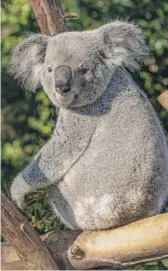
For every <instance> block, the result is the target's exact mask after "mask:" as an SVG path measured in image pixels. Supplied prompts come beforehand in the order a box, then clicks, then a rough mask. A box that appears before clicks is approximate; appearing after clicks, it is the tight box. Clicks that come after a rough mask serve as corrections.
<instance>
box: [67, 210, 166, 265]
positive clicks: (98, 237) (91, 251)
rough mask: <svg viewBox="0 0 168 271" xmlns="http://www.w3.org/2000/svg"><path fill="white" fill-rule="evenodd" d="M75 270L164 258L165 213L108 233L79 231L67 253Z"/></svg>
mask: <svg viewBox="0 0 168 271" xmlns="http://www.w3.org/2000/svg"><path fill="white" fill-rule="evenodd" d="M68 255H69V260H70V262H71V263H72V264H73V266H74V267H75V268H76V269H90V268H95V267H98V266H99V267H100V266H112V267H113V268H124V267H129V266H133V265H136V264H141V263H145V262H150V261H154V260H159V259H163V258H167V257H168V213H165V214H161V215H157V216H153V217H150V218H146V219H143V220H139V221H136V222H134V223H131V224H129V225H126V226H123V227H120V228H117V229H114V230H109V231H97V232H96V231H95V232H83V233H82V234H81V235H79V237H78V238H77V240H76V241H75V242H74V244H73V246H72V247H71V248H70V249H69V251H68Z"/></svg>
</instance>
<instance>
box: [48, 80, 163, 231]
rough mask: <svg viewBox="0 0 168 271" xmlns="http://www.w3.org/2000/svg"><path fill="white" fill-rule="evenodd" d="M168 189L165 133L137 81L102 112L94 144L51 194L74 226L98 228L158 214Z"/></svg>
mask: <svg viewBox="0 0 168 271" xmlns="http://www.w3.org/2000/svg"><path fill="white" fill-rule="evenodd" d="M113 84H114V83H113ZM112 87H113V86H109V90H108V91H109V93H110V88H112ZM120 87H121V86H120ZM116 91H118V90H117V89H116ZM167 192H168V151H167V145H166V142H165V138H164V134H163V131H162V128H161V126H160V123H159V120H158V119H157V117H156V115H155V112H154V110H153V108H152V107H151V105H150V104H149V102H148V100H147V99H146V97H145V96H144V95H143V94H142V93H141V92H140V91H139V90H138V89H137V88H136V87H134V88H132V89H131V88H127V90H126V91H124V92H122V91H121V93H120V94H119V95H118V97H116V98H115V99H114V101H113V102H112V104H111V108H110V110H109V111H108V112H107V113H106V114H104V115H103V116H101V117H100V118H98V121H97V129H96V130H95V133H94V135H93V137H92V140H91V142H90V145H89V147H88V148H87V150H86V151H85V153H84V155H83V156H82V157H81V158H80V159H79V160H78V161H77V162H76V164H75V165H74V166H73V167H72V168H71V169H70V171H69V172H68V173H67V174H66V176H65V177H64V179H63V180H62V181H61V182H60V183H59V184H57V186H55V187H52V189H51V191H50V199H51V204H52V206H53V208H54V210H55V211H56V212H57V214H58V215H59V216H60V217H61V219H62V221H63V222H64V223H65V224H66V225H67V226H68V227H69V228H80V229H88V230H93V229H105V228H111V227H116V226H119V225H123V224H127V223H129V222H131V221H134V220H137V219H139V218H143V217H147V216H150V215H155V214H157V213H158V212H160V209H161V206H162V203H163V200H164V198H165V197H166V194H167Z"/></svg>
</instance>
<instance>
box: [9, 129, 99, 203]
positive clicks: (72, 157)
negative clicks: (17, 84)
mask: <svg viewBox="0 0 168 271" xmlns="http://www.w3.org/2000/svg"><path fill="white" fill-rule="evenodd" d="M93 128H94V127H91V128H90V129H88V130H87V131H85V133H83V131H82V133H80V132H79V130H78V131H77V132H76V133H74V132H73V131H72V133H71V134H70V132H69V133H68V132H67V133H65V134H64V133H63V134H61V136H59V135H54V136H53V137H52V138H51V139H50V140H49V141H48V143H47V144H46V145H45V146H44V147H43V148H42V149H41V151H40V152H39V153H38V154H37V155H36V156H35V158H34V159H33V161H32V163H31V164H30V165H28V166H27V167H26V168H25V169H24V170H23V171H22V172H21V173H20V174H19V175H18V176H17V177H16V178H15V179H14V182H13V184H12V186H11V196H12V199H13V200H14V201H15V202H16V203H17V205H18V206H19V207H21V206H22V204H23V200H24V195H25V194H26V193H28V192H30V191H33V190H36V189H38V188H45V187H47V186H49V185H51V184H53V183H57V182H58V181H60V180H61V179H62V178H63V176H64V175H65V174H66V173H67V172H68V171H69V169H70V168H71V167H72V166H73V165H74V164H75V162H76V161H77V160H78V159H79V157H80V156H81V155H82V154H83V153H84V151H85V150H86V148H87V147H88V145H89V143H90V138H91V137H92V134H93V131H94V129H93Z"/></svg>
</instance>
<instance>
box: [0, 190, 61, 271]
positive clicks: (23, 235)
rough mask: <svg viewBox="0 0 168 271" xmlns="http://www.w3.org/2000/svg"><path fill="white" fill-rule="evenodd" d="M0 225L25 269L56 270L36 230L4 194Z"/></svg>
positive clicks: (3, 234)
mask: <svg viewBox="0 0 168 271" xmlns="http://www.w3.org/2000/svg"><path fill="white" fill-rule="evenodd" d="M1 227H2V236H3V237H4V238H5V240H6V241H7V242H8V243H9V244H11V245H12V246H13V248H14V249H15V251H16V253H17V255H18V257H19V258H20V259H21V260H22V261H23V262H24V263H25V264H26V266H27V269H32V270H53V269H55V270H58V267H57V265H56V263H55V262H54V260H53V259H52V257H51V255H50V253H49V251H48V249H47V248H46V247H45V246H44V245H43V242H42V240H41V239H40V237H39V236H38V234H37V233H36V231H35V230H34V229H33V227H32V226H31V225H30V224H29V223H28V221H27V220H26V219H25V218H24V216H23V215H22V214H21V213H20V212H19V211H18V210H17V209H16V207H15V206H14V205H13V204H12V202H10V201H9V200H8V198H7V197H6V196H5V195H4V194H2V197H1ZM20 269H22V268H20Z"/></svg>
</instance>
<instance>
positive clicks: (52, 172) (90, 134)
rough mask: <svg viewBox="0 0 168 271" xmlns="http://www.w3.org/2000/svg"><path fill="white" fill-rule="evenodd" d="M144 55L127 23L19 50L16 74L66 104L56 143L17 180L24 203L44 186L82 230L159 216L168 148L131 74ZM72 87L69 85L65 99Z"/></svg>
mask: <svg viewBox="0 0 168 271" xmlns="http://www.w3.org/2000/svg"><path fill="white" fill-rule="evenodd" d="M25 44H26V46H25ZM34 46H36V50H35V51H34V50H33V49H32V48H34ZM45 48H46V52H45ZM29 52H31V53H30V55H31V58H29V57H28V54H29ZM147 54H148V50H147V47H146V45H145V42H144V37H143V34H142V31H141V30H140V29H138V28H137V27H136V26H135V25H133V24H130V23H127V22H122V21H115V22H113V23H110V24H107V25H105V26H103V27H100V28H99V29H96V30H93V31H85V32H67V33H63V34H59V35H57V36H55V37H50V38H49V37H45V36H43V35H33V36H31V37H29V38H28V39H26V40H25V41H23V42H22V43H21V44H20V45H19V46H18V47H17V48H16V49H15V51H14V54H13V56H12V60H11V65H10V71H11V72H12V74H14V75H15V77H16V78H20V80H21V81H23V82H25V84H26V87H28V88H30V89H31V90H35V88H36V87H37V85H39V84H41V85H42V86H43V89H44V91H45V92H46V93H47V95H48V96H49V98H50V99H51V101H52V103H53V104H54V105H56V106H59V107H60V110H59V116H58V121H57V124H56V128H55V131H54V134H53V136H52V138H51V139H50V140H49V141H48V143H47V144H46V145H45V146H44V147H43V148H42V149H41V151H40V152H39V153H38V154H37V155H36V156H35V158H34V159H33V161H32V163H31V164H30V165H28V167H27V168H26V169H24V170H23V171H22V172H21V173H20V174H19V175H18V176H17V177H16V178H15V180H14V182H13V184H12V187H11V195H12V198H13V200H15V201H16V202H17V204H18V205H19V206H22V204H23V200H24V195H25V193H27V192H29V191H32V190H35V189H38V188H47V190H48V193H49V201H50V203H51V205H52V207H53V210H54V212H56V214H57V215H58V216H59V217H60V219H61V220H62V222H63V223H65V225H66V226H67V227H69V228H71V229H82V230H84V229H86V230H95V229H107V228H113V227H116V226H120V225H124V224H127V223H129V222H131V221H134V220H137V219H140V218H144V217H148V216H152V215H155V214H158V213H159V212H160V210H161V207H162V205H163V202H164V200H165V197H166V195H167V193H168V149H167V144H166V140H165V136H164V133H163V130H162V127H161V125H160V123H159V120H158V118H157V116H156V114H155V112H154V110H153V108H152V106H151V104H150V103H149V101H148V99H147V98H146V96H145V95H144V94H143V93H142V92H141V90H140V89H139V87H138V86H137V85H136V83H135V82H134V81H133V79H132V77H131V75H130V74H129V72H128V71H126V69H125V68H127V69H130V70H136V69H139V65H140V64H141V63H142V61H143V59H144V57H145V56H146V55H147ZM44 56H45V57H44ZM22 62H23V63H22ZM30 63H31V65H30ZM37 65H38V72H37V71H36V67H37ZM60 66H61V69H63V70H62V73H61V74H60V73H59V74H58V70H59V71H60V69H59V67H60ZM64 67H66V69H65V70H64ZM67 67H68V68H67ZM67 71H69V72H67ZM34 73H35V74H34ZM66 74H69V75H68V76H69V77H68V78H67V75H66ZM58 77H59V80H58ZM56 78H57V86H58V85H59V86H61V87H63V89H60V88H57V87H56V86H55V85H56V84H55V82H56ZM58 81H59V83H58ZM67 82H68V85H69V86H70V88H71V89H70V90H69V88H68V89H67V88H66V89H65V90H66V93H63V94H62V92H61V91H64V87H65V85H66V84H67Z"/></svg>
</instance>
